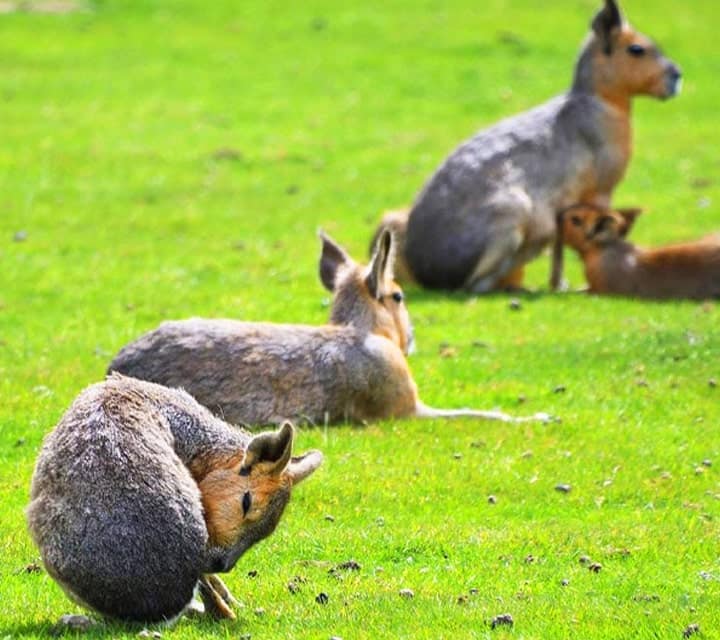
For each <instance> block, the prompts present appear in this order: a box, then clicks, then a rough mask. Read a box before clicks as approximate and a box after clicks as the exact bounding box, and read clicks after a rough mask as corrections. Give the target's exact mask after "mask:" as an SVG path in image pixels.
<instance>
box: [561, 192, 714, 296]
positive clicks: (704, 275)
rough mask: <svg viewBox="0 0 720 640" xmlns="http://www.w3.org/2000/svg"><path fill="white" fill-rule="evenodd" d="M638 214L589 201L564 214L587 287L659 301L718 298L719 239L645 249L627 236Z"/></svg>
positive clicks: (565, 236) (567, 233) (565, 237)
mask: <svg viewBox="0 0 720 640" xmlns="http://www.w3.org/2000/svg"><path fill="white" fill-rule="evenodd" d="M639 213H640V210H639V209H620V210H617V211H607V210H604V209H601V208H598V207H592V206H588V205H577V206H574V207H571V208H569V209H568V210H566V211H565V212H563V214H562V221H563V222H562V232H563V241H564V242H565V244H567V245H568V246H570V247H571V248H573V249H575V251H577V252H578V254H579V255H580V257H581V258H582V260H583V263H584V268H585V277H586V278H587V281H588V285H589V290H590V291H591V292H592V293H599V294H617V295H627V296H632V297H639V298H655V299H668V298H679V299H681V298H690V299H706V298H717V297H720V238H719V237H718V236H717V235H713V236H708V237H706V238H702V239H700V240H697V241H695V242H684V243H678V244H672V245H667V246H664V247H657V248H652V249H643V248H640V247H637V246H635V245H633V244H631V243H630V242H627V241H626V240H625V237H626V236H627V234H628V232H629V231H630V229H631V228H632V226H633V225H634V223H635V219H636V218H637V216H638V215H639Z"/></svg>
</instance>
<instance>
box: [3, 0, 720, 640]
mask: <svg viewBox="0 0 720 640" xmlns="http://www.w3.org/2000/svg"><path fill="white" fill-rule="evenodd" d="M3 4H5V5H7V3H3ZM597 5H598V3H597V2H594V1H591V0H564V1H561V0H554V1H552V2H545V3H542V4H541V5H539V4H538V3H537V2H536V1H535V0H512V1H509V0H487V1H486V2H481V3H479V2H473V1H470V0H449V1H447V2H439V1H438V0H421V1H420V2H417V1H415V2H410V1H409V0H394V1H393V2H386V3H381V2H361V1H359V0H352V1H350V0H348V1H346V2H335V1H332V0H306V1H305V2H302V3H292V2H279V1H277V0H245V1H244V2H242V3H234V2H231V1H230V0H213V1H212V2H207V1H204V0H162V1H157V2H153V1H151V0H126V1H124V2H123V1H120V0H104V1H100V0H98V1H96V2H93V3H91V4H88V5H84V6H85V7H86V9H87V10H83V11H75V12H70V13H55V14H44V13H39V12H32V11H30V12H16V13H7V14H0V130H1V131H2V134H1V136H2V138H1V139H2V144H1V145H0V639H2V638H15V637H46V636H47V634H48V632H49V631H50V630H51V628H52V626H53V625H54V624H55V622H56V621H57V620H58V619H59V617H60V616H61V615H62V614H65V613H69V612H80V611H81V609H79V608H78V607H77V606H76V605H74V604H73V603H72V602H70V601H69V600H68V599H67V598H66V597H65V596H64V594H63V593H62V591H61V590H60V589H59V587H58V586H57V585H55V583H54V582H53V581H52V580H51V579H50V578H49V576H48V575H47V574H46V573H45V572H44V571H38V570H33V563H36V562H38V561H39V554H38V552H37V550H36V549H35V548H34V546H33V544H32V542H31V540H30V538H29V536H28V534H27V531H26V526H25V518H24V514H23V509H24V507H25V505H26V504H27V501H28V494H29V484H30V477H31V474H32V469H33V464H34V460H35V457H36V455H37V453H38V450H39V447H40V444H41V441H42V438H43V436H44V434H46V433H47V432H48V431H49V430H50V429H51V428H52V426H53V425H54V424H55V423H56V422H57V420H58V419H59V417H60V416H61V415H62V413H63V411H64V410H65V409H66V408H67V407H68V405H69V404H70V402H71V401H72V399H73V398H74V397H75V396H76V395H77V393H78V392H79V391H80V390H81V389H82V388H83V387H85V386H86V385H88V384H90V383H92V382H95V381H97V380H99V379H101V378H102V376H103V375H104V372H105V369H106V367H107V364H108V362H109V360H110V358H111V357H112V355H114V354H115V353H116V352H117V350H118V349H119V348H120V347H121V346H122V345H123V344H125V343H126V342H128V341H129V340H130V339H132V338H134V337H136V336H138V335H139V334H140V333H142V332H144V331H146V330H148V329H150V328H153V327H155V326H156V325H157V324H158V323H159V322H160V321H161V320H163V319H166V318H182V317H188V316H192V315H196V316H208V317H235V318H242V319H248V320H260V319H262V320H272V321H277V322H306V323H322V322H324V321H325V319H326V317H327V312H328V307H327V305H328V299H327V293H326V292H324V290H323V289H322V287H321V285H320V283H319V281H318V279H317V256H318V250H319V242H318V240H317V237H316V231H317V229H318V228H319V227H322V228H324V229H325V230H326V231H327V232H328V233H330V234H331V235H333V236H334V237H335V238H336V239H337V240H338V241H339V242H341V243H343V244H344V245H345V246H346V247H347V248H348V250H349V251H350V252H351V253H352V254H353V255H355V256H356V257H358V258H362V257H363V256H365V255H366V252H367V243H368V240H369V237H370V235H371V231H372V229H373V226H374V224H375V221H376V220H377V218H378V217H379V215H380V212H381V211H382V210H384V209H387V208H391V207H397V206H401V205H404V204H406V203H408V202H409V201H411V200H412V199H413V198H414V196H415V195H416V193H417V192H418V190H419V189H420V188H421V186H422V184H423V182H424V181H425V180H426V178H427V177H428V176H429V175H430V173H431V172H432V171H433V170H434V168H435V167H436V166H437V165H438V163H439V162H440V161H441V160H442V159H443V158H444V157H445V155H446V154H447V153H448V152H449V151H450V150H451V149H452V148H453V147H454V146H455V145H456V144H457V143H459V142H460V141H461V140H463V139H465V138H467V137H468V136H469V135H470V134H472V133H473V132H474V131H475V130H477V129H478V128H479V127H481V126H483V125H485V124H489V123H491V122H493V121H495V120H497V119H498V118H500V117H502V116H504V115H510V114H513V113H516V112H518V111H521V110H523V109H526V108H528V107H530V106H533V105H535V104H538V103H539V102H541V101H543V100H545V99H547V98H549V97H550V96H552V95H554V94H556V93H559V92H561V91H563V90H564V89H565V88H566V87H567V85H568V83H569V81H570V76H571V70H572V65H573V63H574V58H575V54H576V52H577V49H578V47H579V45H580V42H581V41H582V38H583V37H584V33H585V30H586V28H587V25H588V23H589V20H590V18H591V16H592V14H593V12H594V10H595V9H596V8H597ZM625 9H626V10H627V12H628V15H629V17H630V18H631V20H632V22H633V23H634V24H635V25H636V26H637V27H638V28H640V29H641V30H643V31H644V32H646V33H648V34H650V35H652V36H654V37H655V38H656V39H657V40H658V41H659V42H660V43H661V44H662V45H663V47H664V49H665V51H666V52H667V53H668V55H669V56H670V57H672V58H673V59H674V60H676V61H677V62H678V63H679V64H680V65H681V66H682V68H683V71H684V74H685V84H684V91H683V93H682V94H681V95H680V96H679V97H678V98H676V99H674V100H672V101H669V102H666V103H659V102H656V101H653V100H649V99H642V100H638V101H637V102H636V106H635V109H634V123H635V148H636V150H635V155H634V158H633V161H632V163H631V166H630V169H629V171H628V174H627V177H626V180H625V181H624V183H623V184H622V185H621V187H620V189H619V190H618V192H617V194H616V202H617V203H618V204H625V205H642V206H644V207H645V208H646V210H647V213H646V214H645V216H644V217H643V218H641V219H640V221H639V222H638V224H637V226H636V229H635V231H634V237H635V239H636V240H637V241H638V242H639V243H646V244H652V243H661V242H669V241H672V240H677V239H689V238H694V237H699V236H700V235H702V234H704V233H707V232H710V231H716V230H718V229H720V158H719V157H718V153H717V150H718V144H719V143H720V132H719V131H718V127H717V122H718V119H717V105H718V104H719V103H720V84H719V83H718V81H717V78H718V76H719V75H720V57H718V55H717V41H716V37H717V36H716V34H715V30H716V28H717V23H718V19H719V18H720V9H719V8H718V4H717V0H694V1H693V2H692V3H678V2H676V1H673V0H656V1H655V2H653V3H644V2H640V1H639V0H633V1H630V0H628V1H627V2H626V6H625ZM548 270H549V266H548V260H547V258H546V257H543V258H540V259H539V260H537V261H536V262H535V263H534V264H533V265H532V266H531V267H530V269H529V276H528V283H529V284H530V285H531V286H533V287H535V288H537V289H538V293H536V294H531V295H525V296H522V297H521V298H520V308H516V307H517V305H513V306H512V307H511V305H510V304H509V303H510V298H509V297H508V296H506V295H494V296H489V297H483V298H471V297H467V296H465V295H458V294H453V295H447V294H441V293H434V292H433V293H429V292H424V291H421V290H419V289H416V288H412V287H411V288H409V289H408V291H407V298H408V304H409V308H410V312H411V316H412V318H413V320H414V324H415V331H416V338H417V341H418V351H417V353H416V354H414V355H413V356H411V366H412V368H413V371H414V374H415V377H416V380H417V382H418V385H419V387H420V390H421V396H422V397H423V399H424V400H425V401H426V402H427V403H429V404H432V405H435V406H445V407H460V406H473V407H478V408H485V409H488V408H493V407H497V408H502V409H504V410H506V411H509V412H512V413H517V414H526V413H534V412H536V411H547V412H550V413H552V414H554V415H557V416H559V417H560V418H561V421H560V422H556V423H552V424H547V425H540V424H524V425H520V426H517V425H515V426H513V425H510V426H509V425H506V424H494V423H484V422H477V421H473V420H457V421H452V422H450V421H444V420H436V421H402V422H401V421H395V422H393V421H388V422H383V423H378V424H372V425H367V426H351V425H346V426H338V427H331V428H326V429H323V428H314V429H313V428H304V429H302V430H301V433H300V437H299V439H298V449H299V450H303V449H307V448H311V447H316V448H320V449H322V450H323V452H324V453H325V455H326V461H325V464H324V465H323V467H322V468H321V469H320V470H319V471H318V472H317V473H316V474H315V476H314V477H313V478H312V479H311V480H308V481H307V482H306V483H304V484H303V485H301V486H300V487H298V488H297V490H296V492H295V493H294V495H293V498H292V501H291V504H290V507H289V508H288V510H287V512H286V515H285V516H284V519H283V521H282V523H281V525H280V527H279V528H278V530H277V531H276V533H275V534H274V535H273V536H272V537H270V538H268V539H267V540H266V541H264V542H263V543H261V544H260V545H258V546H257V547H256V548H254V549H252V550H251V551H250V552H248V554H247V555H246V556H245V557H244V558H242V559H241V561H240V562H239V563H238V565H237V567H236V568H235V570H234V571H233V572H232V573H231V574H229V575H228V576H227V583H228V585H229V586H230V587H231V589H232V590H233V591H234V593H235V595H236V596H238V597H239V598H240V599H241V600H242V602H243V604H244V606H243V608H242V609H240V610H239V618H238V621H236V622H232V623H212V622H207V621H198V620H190V619H185V620H182V621H181V622H180V623H179V624H177V625H176V626H175V627H174V628H172V629H164V628H160V631H161V632H162V634H163V637H171V638H178V639H180V638H200V637H218V638H226V637H227V638H241V637H251V638H252V639H253V640H263V639H273V640H275V639H278V638H298V639H299V638H318V639H329V638H330V637H331V636H337V637H341V638H344V640H351V639H356V638H373V639H375V638H408V639H410V638H412V639H416V638H433V639H436V638H463V639H464V638H510V637H512V638H541V639H548V638H582V639H583V640H593V639H600V638H602V639H606V638H681V637H682V635H683V630H685V629H686V628H688V626H689V625H691V624H697V625H699V630H700V633H699V635H698V636H696V637H701V638H711V637H717V635H716V634H717V633H718V631H717V630H718V629H720V555H719V553H718V548H719V547H718V538H719V535H720V520H719V519H720V439H719V438H718V426H720V408H719V400H720V388H718V387H717V386H716V385H717V384H720V332H719V331H718V327H719V326H720V308H718V306H717V305H714V304H711V303H707V304H697V303H689V302H688V303H662V304H660V303H649V302H635V301H628V300H614V299H598V298H593V297H587V296H584V295H581V294H576V293H569V294H557V295H555V294H548V293H547V291H546V284H545V283H546V280H547V275H548ZM568 277H569V280H570V281H571V283H572V284H573V285H575V286H580V285H581V284H582V276H581V271H580V269H579V268H578V264H577V261H575V260H574V259H569V265H568ZM560 484H566V485H569V487H570V491H569V492H562V491H558V490H557V489H556V487H557V485H560ZM491 496H492V498H491ZM585 559H589V560H590V561H591V562H592V563H596V564H599V565H601V568H600V570H599V571H597V572H595V571H592V570H590V569H589V568H588V566H589V565H588V563H583V562H582V561H584V560H585ZM348 560H355V561H356V562H357V563H359V565H360V570H359V571H339V572H338V571H336V572H333V573H330V570H331V569H332V568H334V567H335V566H336V565H338V564H340V563H342V562H345V561H348ZM581 560H582V561H581ZM296 576H299V577H301V578H303V579H304V581H302V582H300V581H298V582H297V584H299V586H300V589H299V592H297V593H291V592H290V590H289V589H288V583H289V582H290V581H291V580H293V578H295V577H296ZM402 589H411V590H412V592H413V593H414V597H412V598H403V597H401V596H400V595H399V592H400V590H402ZM321 592H322V593H325V594H327V596H328V600H327V602H326V603H325V604H319V603H317V602H316V596H317V595H318V594H320V593H321ZM504 613H509V614H511V615H512V617H513V620H514V626H513V627H512V628H510V627H507V626H501V627H498V628H496V629H492V628H491V625H490V621H491V620H492V619H493V618H494V617H495V616H497V615H499V614H504ZM137 633H138V629H135V628H124V627H121V626H115V625H110V626H107V627H104V628H101V629H100V630H96V631H93V632H91V633H89V634H88V636H89V637H108V638H109V637H113V638H121V637H128V638H130V637H136V636H137Z"/></svg>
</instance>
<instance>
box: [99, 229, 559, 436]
mask: <svg viewBox="0 0 720 640" xmlns="http://www.w3.org/2000/svg"><path fill="white" fill-rule="evenodd" d="M320 279H321V280H322V283H323V284H324V285H325V287H326V288H327V289H329V290H330V291H331V292H332V293H333V302H332V310H331V314H330V323H329V324H326V325H323V326H305V325H292V324H270V323H255V322H238V321H235V320H203V319H191V320H184V321H177V322H164V323H163V324H161V325H160V326H159V327H158V328H157V329H155V330H154V331H151V332H150V333H147V334H145V335H144V336H142V337H140V338H138V339H137V340H135V341H134V342H131V343H130V344H128V345H127V346H126V347H124V348H123V349H122V350H121V351H120V353H119V354H118V355H117V356H116V357H115V359H114V360H113V361H112V363H111V364H110V371H118V372H120V373H124V374H126V375H130V376H135V377H137V378H141V379H143V380H150V381H153V382H159V383H161V384H165V385H167V386H171V387H182V388H184V389H186V390H187V391H188V392H189V393H190V394H192V395H193V396H194V397H195V398H197V400H198V401H199V402H201V403H202V404H204V405H205V406H207V407H209V408H210V409H211V410H212V411H215V412H217V413H218V414H219V415H221V416H223V417H224V418H225V419H227V420H229V421H231V422H237V423H243V424H271V423H279V422H281V421H283V420H286V419H300V420H308V421H310V422H312V423H315V424H321V423H326V422H327V423H333V422H340V421H343V420H350V421H358V422H359V421H365V420H377V419H382V418H390V417H404V416H418V417H454V416H474V417H479V418H489V419H498V420H507V421H512V420H521V419H522V418H511V417H510V416H508V415H506V414H504V413H500V412H496V411H475V410H469V409H458V410H443V409H433V408H431V407H428V406H426V405H425V404H423V403H422V402H421V401H420V399H419V397H418V392H417V387H416V385H415V381H414V380H413V378H412V375H411V374H410V369H409V368H408V364H407V360H406V358H405V356H406V354H407V353H408V351H409V349H410V347H411V344H412V329H411V326H410V320H409V317H408V312H407V309H406V307H405V302H404V299H403V293H402V290H401V289H400V287H399V286H398V284H397V283H396V282H395V281H394V280H393V240H392V235H391V234H390V233H389V232H388V231H384V232H383V233H382V234H381V236H380V238H379V240H378V243H377V247H376V250H375V253H374V254H373V256H372V259H371V262H370V265H369V266H368V267H365V266H363V265H360V264H357V263H356V262H355V261H354V260H352V258H350V256H349V255H348V254H347V253H346V252H345V251H344V250H343V249H342V248H341V247H339V246H338V245H337V244H335V243H334V242H333V241H332V240H331V239H330V238H328V237H327V236H322V253H321V256H320ZM533 418H537V419H546V418H547V416H545V415H544V414H539V415H538V416H534V417H533ZM533 418H527V419H533Z"/></svg>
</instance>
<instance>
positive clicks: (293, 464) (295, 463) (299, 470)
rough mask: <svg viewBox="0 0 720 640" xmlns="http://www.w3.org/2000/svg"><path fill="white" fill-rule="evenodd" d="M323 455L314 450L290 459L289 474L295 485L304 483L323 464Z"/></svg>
mask: <svg viewBox="0 0 720 640" xmlns="http://www.w3.org/2000/svg"><path fill="white" fill-rule="evenodd" d="M322 461H323V454H322V453H320V452H319V451H316V450H313V451H308V452H307V453H304V454H303V455H301V456H293V457H292V458H290V464H289V465H288V468H287V472H288V475H289V476H290V479H291V480H292V483H293V484H297V483H298V482H302V481H303V480H305V478H307V477H308V476H309V475H312V474H313V472H314V471H315V470H316V469H317V468H318V467H319V466H320V465H321V464H322Z"/></svg>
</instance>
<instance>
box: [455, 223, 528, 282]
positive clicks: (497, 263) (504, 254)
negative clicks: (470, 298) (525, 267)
mask: <svg viewBox="0 0 720 640" xmlns="http://www.w3.org/2000/svg"><path fill="white" fill-rule="evenodd" d="M523 239H524V238H523V233H522V231H521V230H520V229H519V228H515V229H512V230H510V231H507V232H504V233H497V234H495V237H494V238H492V239H491V241H490V243H489V244H488V246H487V249H486V250H485V252H484V253H483V255H482V257H481V258H480V260H479V261H478V263H477V264H476V265H475V268H474V269H473V271H472V273H471V274H470V276H469V277H468V278H467V280H465V285H464V288H465V289H466V290H468V291H470V292H471V293H487V292H488V291H493V290H495V289H498V288H500V287H501V283H503V282H504V279H505V278H506V276H507V277H508V278H509V279H510V282H511V283H512V281H513V279H516V278H517V277H518V268H516V269H514V270H513V267H514V265H515V258H516V253H517V250H518V249H519V248H520V246H521V245H522V243H523ZM508 274H509V275H508ZM519 276H520V284H522V267H520V268H519Z"/></svg>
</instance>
